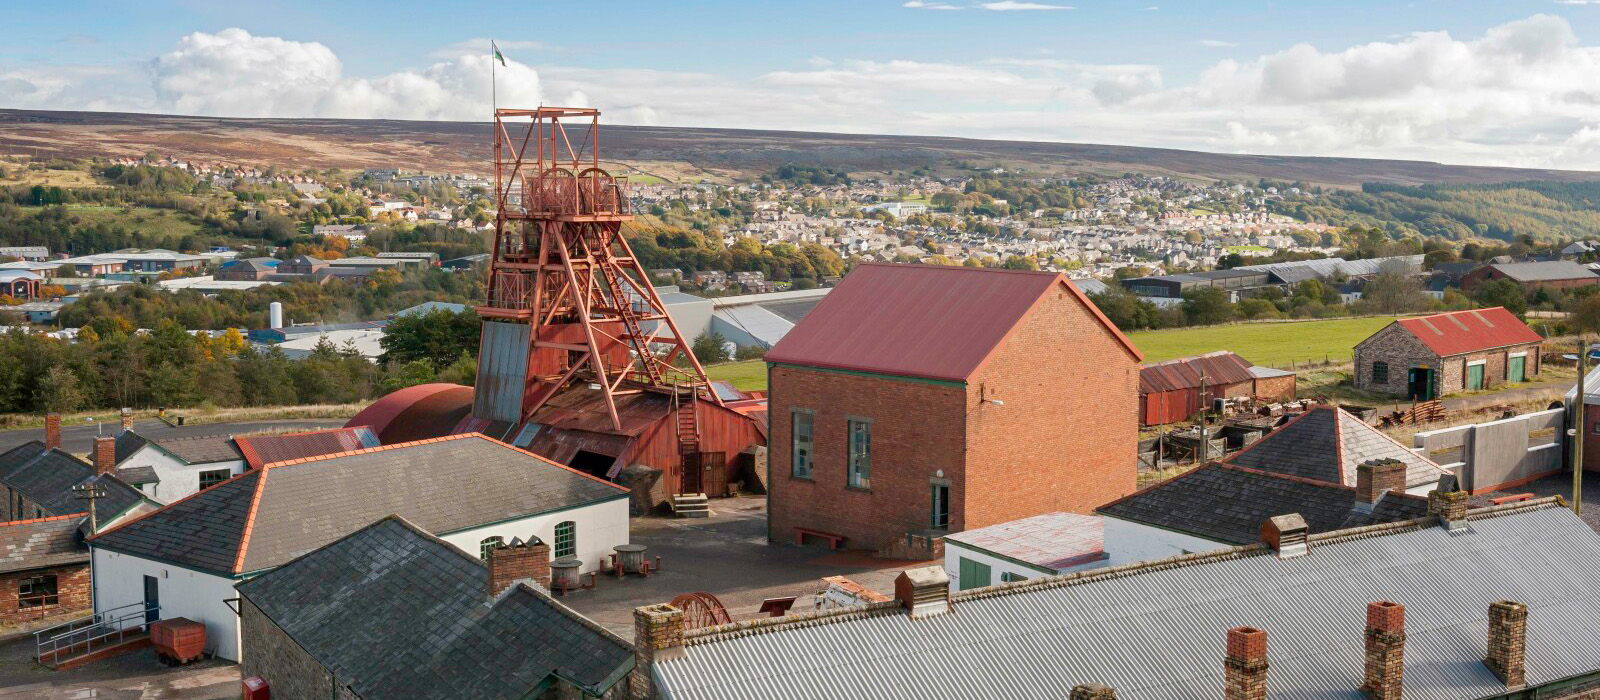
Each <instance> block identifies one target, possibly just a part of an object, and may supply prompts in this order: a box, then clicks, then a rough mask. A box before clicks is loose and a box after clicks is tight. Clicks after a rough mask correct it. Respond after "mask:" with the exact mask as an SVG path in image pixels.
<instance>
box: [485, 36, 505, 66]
mask: <svg viewBox="0 0 1600 700" xmlns="http://www.w3.org/2000/svg"><path fill="white" fill-rule="evenodd" d="M489 48H491V49H493V50H494V60H496V61H499V62H500V65H502V66H504V65H505V64H506V57H505V56H502V55H500V46H499V45H498V44H495V43H494V40H493V39H490V40H489Z"/></svg>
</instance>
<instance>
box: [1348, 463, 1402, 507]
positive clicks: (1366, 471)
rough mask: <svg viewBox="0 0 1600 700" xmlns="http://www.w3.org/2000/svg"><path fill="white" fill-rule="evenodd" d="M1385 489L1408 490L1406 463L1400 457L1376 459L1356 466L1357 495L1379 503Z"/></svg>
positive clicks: (1398, 491)
mask: <svg viewBox="0 0 1600 700" xmlns="http://www.w3.org/2000/svg"><path fill="white" fill-rule="evenodd" d="M1385 491H1393V492H1395V493H1405V492H1406V463H1405V462H1402V461H1400V460H1398V459H1374V460H1371V461H1368V462H1364V463H1362V464H1359V465H1357V466H1356V497H1357V498H1359V499H1361V500H1362V501H1365V502H1367V503H1377V502H1378V499H1380V498H1383V494H1384V492H1385Z"/></svg>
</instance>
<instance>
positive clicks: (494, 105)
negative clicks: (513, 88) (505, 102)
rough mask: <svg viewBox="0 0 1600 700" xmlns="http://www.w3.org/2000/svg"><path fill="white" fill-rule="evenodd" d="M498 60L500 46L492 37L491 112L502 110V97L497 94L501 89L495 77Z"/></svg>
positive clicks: (490, 70) (490, 54) (490, 64)
mask: <svg viewBox="0 0 1600 700" xmlns="http://www.w3.org/2000/svg"><path fill="white" fill-rule="evenodd" d="M498 60H500V47H499V46H498V45H496V44H495V43H494V39H490V40H489V109H490V112H491V113H498V112H499V111H500V99H499V95H497V94H496V93H497V92H498V91H499V85H498V84H497V83H496V81H495V77H494V64H495V61H498ZM490 121H494V120H492V119H491V120H490Z"/></svg>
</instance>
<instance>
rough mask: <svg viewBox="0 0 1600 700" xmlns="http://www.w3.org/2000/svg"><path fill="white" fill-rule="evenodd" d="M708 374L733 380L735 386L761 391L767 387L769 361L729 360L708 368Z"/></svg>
mask: <svg viewBox="0 0 1600 700" xmlns="http://www.w3.org/2000/svg"><path fill="white" fill-rule="evenodd" d="M706 376H707V377H709V378H711V379H713V380H717V379H722V380H726V381H730V382H733V385H734V386H735V387H738V388H740V389H750V390H752V391H760V390H764V389H766V388H767V363H765V362H762V361H761V360H749V361H746V362H728V363H724V364H720V365H711V366H710V367H707V368H706Z"/></svg>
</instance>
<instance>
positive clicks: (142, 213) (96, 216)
mask: <svg viewBox="0 0 1600 700" xmlns="http://www.w3.org/2000/svg"><path fill="white" fill-rule="evenodd" d="M66 207H67V214H68V215H69V216H74V217H77V218H78V220H79V221H81V222H83V223H84V224H88V225H92V224H99V223H104V224H109V225H111V226H121V227H123V228H125V229H128V230H130V231H143V232H144V233H145V235H147V236H155V237H158V238H167V237H171V238H182V237H184V236H187V235H189V234H191V233H197V232H199V231H200V225H199V224H197V223H195V222H193V221H190V220H189V218H188V217H187V216H185V215H183V214H179V213H177V212H175V211H172V210H171V209H150V208H146V207H132V208H128V209H127V210H126V211H124V209H125V208H124V207H102V206H95V205H92V204H68V205H66ZM18 208H19V209H21V210H23V211H24V212H27V213H29V214H32V213H34V212H37V211H39V210H41V209H43V208H44V207H18Z"/></svg>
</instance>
